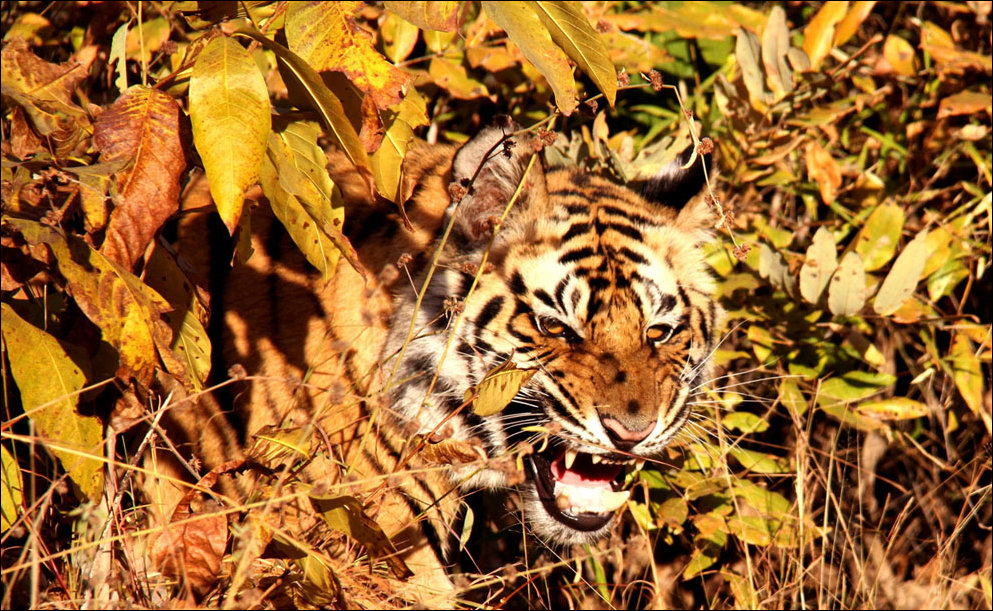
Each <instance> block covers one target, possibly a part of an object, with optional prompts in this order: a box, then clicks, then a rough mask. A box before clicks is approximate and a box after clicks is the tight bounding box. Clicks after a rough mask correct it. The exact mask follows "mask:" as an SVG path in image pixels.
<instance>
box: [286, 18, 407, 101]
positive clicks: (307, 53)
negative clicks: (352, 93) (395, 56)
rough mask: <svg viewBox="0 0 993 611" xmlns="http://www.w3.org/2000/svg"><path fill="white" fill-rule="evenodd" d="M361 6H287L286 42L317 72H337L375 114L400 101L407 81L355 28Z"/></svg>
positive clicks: (368, 34)
mask: <svg viewBox="0 0 993 611" xmlns="http://www.w3.org/2000/svg"><path fill="white" fill-rule="evenodd" d="M362 6H363V3H362V2H291V3H289V4H288V5H287V9H286V28H285V32H286V41H287V43H288V46H289V48H290V50H291V51H293V52H294V53H296V54H297V55H298V56H299V57H300V59H302V60H303V61H304V62H306V63H307V64H308V65H309V66H311V67H312V68H313V69H314V70H316V71H317V72H323V71H337V72H341V73H342V74H344V75H345V76H346V77H348V80H349V81H351V82H352V83H353V84H354V85H355V86H356V87H358V88H359V90H361V91H362V92H363V93H364V94H366V95H367V96H371V97H372V99H373V101H374V102H375V103H376V106H377V107H378V108H379V109H381V110H382V109H385V108H386V107H388V106H393V105H394V104H397V103H399V102H400V100H401V99H402V97H403V93H404V92H405V91H406V89H407V87H408V86H409V85H410V82H411V80H412V77H411V76H410V75H409V74H407V73H406V72H404V71H403V70H400V69H399V68H397V67H396V66H394V65H393V64H391V63H390V62H389V61H387V59H386V58H385V57H383V56H382V55H381V54H380V53H379V51H377V50H376V47H375V40H374V39H373V36H372V34H370V33H369V32H367V31H366V30H364V29H363V28H361V27H359V25H358V24H357V23H356V21H355V14H356V12H357V11H358V10H359V9H360V8H361V7H362Z"/></svg>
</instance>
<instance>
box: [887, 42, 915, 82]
mask: <svg viewBox="0 0 993 611" xmlns="http://www.w3.org/2000/svg"><path fill="white" fill-rule="evenodd" d="M883 58H884V59H885V60H886V63H888V64H889V65H890V68H892V69H893V72H896V73H897V74H899V75H901V76H914V75H915V74H916V73H917V56H916V55H914V47H913V46H911V44H910V43H909V42H907V41H906V40H904V39H903V38H900V37H899V36H897V35H895V34H890V35H889V36H887V37H886V42H884V43H883Z"/></svg>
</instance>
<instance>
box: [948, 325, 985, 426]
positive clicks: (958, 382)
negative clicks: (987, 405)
mask: <svg viewBox="0 0 993 611" xmlns="http://www.w3.org/2000/svg"><path fill="white" fill-rule="evenodd" d="M949 356H950V359H949V361H950V365H951V367H952V378H953V379H954V380H955V386H957V387H958V389H959V393H960V394H961V395H962V399H963V400H965V404H966V405H968V406H969V409H970V410H972V412H973V413H974V414H976V415H978V416H981V414H980V412H981V411H982V409H983V380H984V377H983V367H982V365H980V363H979V357H977V356H976V351H975V349H974V348H973V347H972V342H971V341H970V340H969V338H968V337H966V336H965V335H964V334H962V333H956V334H955V339H954V340H952V347H951V350H949ZM987 422H988V420H987Z"/></svg>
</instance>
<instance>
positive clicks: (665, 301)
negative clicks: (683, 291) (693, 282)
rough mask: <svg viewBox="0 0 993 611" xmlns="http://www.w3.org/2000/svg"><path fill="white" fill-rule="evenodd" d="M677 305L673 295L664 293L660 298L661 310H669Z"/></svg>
mask: <svg viewBox="0 0 993 611" xmlns="http://www.w3.org/2000/svg"><path fill="white" fill-rule="evenodd" d="M674 307H676V298H675V297H674V296H673V295H662V297H661V298H660V300H659V310H658V311H659V312H668V311H669V310H671V309H672V308H674Z"/></svg>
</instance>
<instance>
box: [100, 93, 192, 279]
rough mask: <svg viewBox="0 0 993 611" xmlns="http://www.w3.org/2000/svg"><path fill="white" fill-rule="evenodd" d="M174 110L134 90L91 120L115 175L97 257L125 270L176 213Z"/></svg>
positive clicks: (181, 160)
mask: <svg viewBox="0 0 993 611" xmlns="http://www.w3.org/2000/svg"><path fill="white" fill-rule="evenodd" d="M181 114H182V111H181V110H180V108H179V105H178V104H176V102H175V101H174V100H173V99H172V98H171V97H170V96H168V95H167V94H165V93H162V92H161V91H157V90H155V89H149V88H147V87H139V86H135V87H132V88H131V89H128V90H127V91H126V92H124V94H123V95H122V96H121V97H120V98H118V99H117V101H116V102H114V104H113V105H112V106H111V107H110V108H109V109H108V110H106V111H104V112H103V114H101V115H100V117H99V119H98V120H97V124H96V126H95V129H94V132H93V144H94V145H95V146H96V148H97V149H98V150H99V151H100V161H101V162H102V163H115V162H116V163H122V164H124V167H122V168H121V170H119V171H117V172H115V174H114V179H115V182H116V185H117V193H116V197H115V199H114V211H113V213H111V215H110V220H109V222H108V224H107V234H106V238H104V242H103V245H102V246H101V248H100V252H101V253H103V254H104V255H105V256H107V257H109V258H111V259H113V260H114V261H117V262H118V263H120V264H121V265H123V266H125V267H127V268H129V269H131V268H133V267H134V264H135V262H136V261H138V259H139V258H141V257H142V256H143V255H144V254H145V251H146V250H147V249H148V246H149V244H150V243H151V242H152V239H153V238H154V237H155V235H156V233H157V232H158V230H159V229H160V228H161V226H162V224H163V223H165V222H166V220H168V219H169V218H170V217H171V216H172V215H173V214H175V213H176V212H177V211H178V210H179V179H180V177H181V176H182V175H183V173H184V172H185V171H186V159H185V153H184V152H183V144H182V142H181V140H180V120H181Z"/></svg>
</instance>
